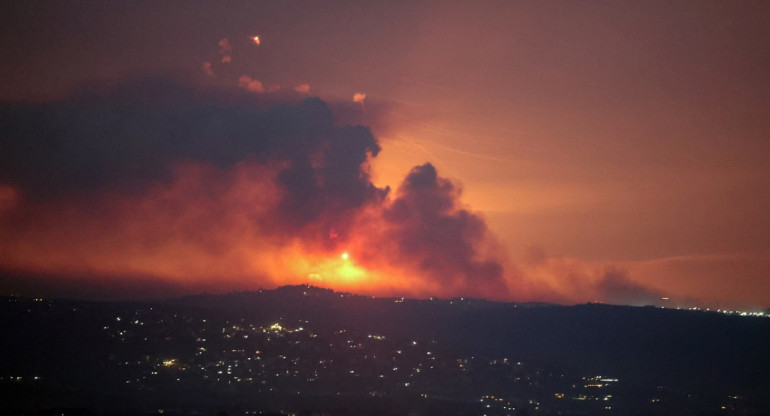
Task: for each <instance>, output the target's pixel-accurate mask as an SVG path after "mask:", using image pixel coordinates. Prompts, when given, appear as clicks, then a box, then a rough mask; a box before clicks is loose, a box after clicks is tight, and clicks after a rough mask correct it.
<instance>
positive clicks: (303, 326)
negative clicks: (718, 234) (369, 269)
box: [0, 285, 770, 415]
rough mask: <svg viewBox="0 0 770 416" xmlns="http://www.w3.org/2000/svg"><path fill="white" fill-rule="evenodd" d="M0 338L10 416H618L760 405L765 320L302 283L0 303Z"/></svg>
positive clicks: (745, 409) (766, 357) (765, 388)
mask: <svg viewBox="0 0 770 416" xmlns="http://www.w3.org/2000/svg"><path fill="white" fill-rule="evenodd" d="M0 335H1V337H0V387H2V389H0V398H2V399H3V400H4V401H7V403H10V404H11V407H10V408H12V409H17V410H18V411H19V413H24V412H29V411H32V410H40V411H49V410H51V409H54V410H55V409H60V408H66V409H82V410H79V411H93V412H96V413H97V414H111V413H112V412H114V411H115V408H116V407H119V408H120V409H123V410H125V412H126V413H125V414H141V413H142V412H147V411H148V409H155V408H163V409H166V410H167V411H168V413H173V412H174V411H175V412H177V413H178V414H190V413H196V412H197V413H199V414H201V413H202V414H213V413H212V412H215V411H216V410H217V409H226V410H227V409H229V411H231V412H234V411H238V412H240V411H244V412H247V411H256V410H257V409H258V410H259V411H265V412H267V411H272V412H280V411H281V410H285V409H293V410H297V409H298V406H300V404H298V403H301V406H304V407H302V408H303V409H326V411H327V414H348V413H356V412H358V413H361V414H410V413H415V412H416V413H418V414H419V413H422V414H437V413H435V412H439V413H441V414H458V415H459V414H480V413H477V412H476V410H474V409H477V407H478V406H479V398H481V402H482V403H483V402H484V400H487V399H484V397H492V396H490V395H491V394H494V395H495V397H505V400H506V401H505V403H507V406H509V407H510V409H513V408H514V407H516V408H517V409H519V411H521V409H529V410H528V412H531V413H542V414H580V413H583V414H593V413H595V412H598V411H599V410H601V409H602V407H597V406H599V405H600V404H601V403H598V402H597V404H591V403H593V402H590V400H594V399H595V400H600V399H601V400H603V401H606V400H611V401H614V402H613V403H612V404H613V406H611V407H612V409H614V410H613V412H614V413H613V414H647V413H649V414H658V413H666V412H668V413H678V414H705V413H704V412H712V411H714V412H717V413H716V414H721V413H720V412H722V413H724V414H762V413H761V412H762V411H767V410H768V408H770V399H768V397H770V378H769V377H767V374H770V354H768V353H767V352H768V351H770V319H768V318H762V317H742V316H737V315H725V314H721V313H714V312H702V311H688V310H676V309H661V308H656V307H629V306H612V305H602V304H584V305H575V306H560V305H551V304H516V303H501V302H490V301H485V300H479V299H469V298H459V299H425V300H415V299H402V298H373V297H368V296H358V295H352V294H348V293H337V292H334V291H332V290H328V289H321V288H316V287H309V286H304V285H300V286H285V287H281V288H278V289H275V290H262V291H257V292H240V293H230V294H226V295H197V296H187V297H183V298H177V299H170V300H165V301H152V302H85V301H68V300H44V299H36V300H32V299H19V298H1V299H0ZM407 370H408V371H407ZM404 371H406V372H404ZM600 379H601V380H604V379H606V380H609V381H597V380H600ZM613 380H615V381H613ZM617 380H620V381H617ZM319 383H320V384H319ZM287 394H293V395H295V396H296V395H301V396H302V397H303V400H302V401H298V400H299V399H297V397H294V398H290V396H287ZM244 397H248V399H244ZM291 397H293V396H291ZM429 398H430V399H429ZM567 398H569V399H570V400H567ZM495 400H496V401H495V402H494V403H497V404H500V401H499V400H498V399H495ZM450 402H451V403H454V404H452V405H451V406H449V407H446V406H447V404H448V403H450ZM584 402H585V403H584ZM589 402H590V403H589ZM280 403H283V405H280V406H279V404H280ZM375 403H376V405H375ZM153 406H154V407H153ZM282 406H283V407H282ZM501 406H502V405H501ZM592 406H593V407H592ZM649 406H657V407H649ZM375 408H376V409H379V410H377V411H375V410H376V409H375ZM504 408H505V406H502V407H501V408H500V409H501V410H500V411H501V412H503V411H504V410H505V409H504ZM126 409H128V410H126ZM248 409H252V410H248ZM415 409H418V410H415ZM431 409H432V410H431ZM510 409H509V410H510ZM605 410H606V409H605ZM100 412H101V413H100ZM206 412H209V413H206ZM346 412H348V413H346ZM511 412H512V411H509V412H508V413H509V414H512V413H511ZM725 412H727V413H725ZM40 414H43V413H40ZM500 414H505V413H504V412H503V413H500Z"/></svg>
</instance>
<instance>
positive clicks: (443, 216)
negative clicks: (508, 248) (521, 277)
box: [384, 163, 505, 293]
mask: <svg viewBox="0 0 770 416" xmlns="http://www.w3.org/2000/svg"><path fill="white" fill-rule="evenodd" d="M459 195H460V191H459V190H458V189H457V188H456V187H455V186H454V185H453V184H452V183H451V182H450V181H448V180H446V179H443V178H440V177H439V176H438V174H437V172H436V169H435V168H434V167H433V166H432V165H431V164H429V163H428V164H425V165H422V166H417V167H415V168H413V169H412V171H411V172H410V173H409V175H408V176H407V177H406V179H405V180H404V183H403V184H402V185H401V187H400V188H399V189H398V194H397V196H396V198H395V200H394V201H393V203H392V204H391V206H390V207H389V208H388V209H387V210H386V211H385V214H384V218H385V221H386V223H387V224H388V225H389V226H390V227H391V228H390V230H391V231H390V235H389V238H392V239H393V240H395V241H397V242H398V246H399V249H400V252H401V255H402V256H404V257H406V258H408V259H411V260H412V261H415V262H417V263H418V266H419V268H420V269H421V270H422V271H423V272H425V273H427V274H429V275H430V276H432V277H433V278H434V279H436V280H437V281H439V282H440V283H442V284H444V285H448V286H449V287H462V288H464V289H465V290H466V293H473V290H474V289H477V290H479V292H486V293H490V292H489V291H490V290H492V291H494V290H502V291H503V292H505V284H504V281H503V267H502V265H501V264H500V263H499V262H498V261H495V260H492V259H490V258H488V257H487V256H485V253H482V251H483V246H484V245H485V244H487V243H488V242H489V236H488V233H487V227H486V224H485V223H484V220H483V219H481V218H480V217H479V216H477V215H475V214H473V213H471V212H469V211H467V210H465V209H462V208H459V207H458V198H459Z"/></svg>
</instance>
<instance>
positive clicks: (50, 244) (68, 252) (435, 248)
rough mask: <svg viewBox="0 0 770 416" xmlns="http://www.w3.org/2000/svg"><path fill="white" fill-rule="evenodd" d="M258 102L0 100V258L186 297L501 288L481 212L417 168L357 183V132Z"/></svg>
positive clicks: (369, 147)
mask: <svg viewBox="0 0 770 416" xmlns="http://www.w3.org/2000/svg"><path fill="white" fill-rule="evenodd" d="M220 46H221V45H220ZM271 99H272V100H277V98H275V97H272V98H271V97H267V96H265V95H259V96H256V95H253V94H244V93H240V92H238V91H226V92H225V91H215V90H203V89H199V88H194V87H191V86H188V85H184V84H180V83H175V82H171V81H168V80H164V79H144V80H140V81H133V82H130V83H126V84H121V85H117V86H112V87H110V88H106V89H98V88H96V89H94V88H92V89H87V90H84V91H81V92H79V93H78V94H75V95H74V96H72V97H70V98H68V99H65V100H61V101H55V102H47V103H43V104H28V103H4V104H2V107H0V132H2V133H0V134H1V135H2V136H1V137H0V147H2V149H3V152H2V153H0V190H2V199H3V201H2V204H3V207H2V210H1V211H0V240H2V242H0V268H1V269H3V270H5V271H6V272H14V273H26V274H29V273H40V274H47V275H59V276H63V278H77V279H95V280H99V281H102V282H103V281H104V280H103V279H107V280H109V279H113V280H114V281H116V282H117V281H121V282H126V281H128V282H130V281H131V280H132V279H141V281H142V282H145V283H146V282H147V281H152V280H153V279H155V280H157V281H158V282H159V284H160V283H162V284H163V285H164V287H166V286H168V285H177V286H178V287H183V288H186V289H185V290H186V291H188V292H189V291H197V290H212V291H227V290H234V289H254V288H258V287H271V286H276V285H279V284H285V283H300V282H306V281H308V280H309V279H310V280H311V283H315V281H313V280H312V279H317V280H318V281H319V282H320V283H321V284H324V285H327V286H333V287H340V288H345V289H353V290H359V291H362V292H369V293H374V294H397V293H398V294H406V295H409V294H419V295H437V296H449V295H463V294H479V295H490V296H491V295H492V294H494V295H496V296H497V297H504V296H505V295H504V294H505V293H507V292H506V281H505V279H504V274H503V267H502V264H501V262H500V261H499V260H498V258H499V257H498V256H497V254H496V250H494V248H493V243H492V242H491V241H490V240H489V236H488V232H487V230H486V225H485V224H484V221H483V220H482V219H481V218H480V217H478V216H477V215H475V214H473V213H471V212H470V211H468V210H466V209H464V208H463V207H462V206H460V205H459V201H458V197H459V190H458V189H457V188H456V187H455V186H454V185H453V184H451V183H450V182H449V181H447V180H445V179H442V178H440V177H439V176H438V174H437V172H436V170H435V169H434V168H433V166H431V165H428V164H426V165H423V166H418V167H415V168H414V169H413V170H412V171H411V172H410V173H409V175H408V176H407V177H406V179H405V180H404V183H403V184H402V185H401V186H400V187H399V188H398V191H397V193H396V194H395V195H390V192H389V189H387V188H385V189H382V188H378V187H376V186H375V185H374V184H373V183H372V182H371V180H370V173H369V163H370V161H371V160H372V158H375V157H376V156H377V155H378V153H379V152H380V145H379V143H378V142H377V140H376V139H375V137H374V136H373V135H372V134H371V132H370V130H369V129H368V128H367V127H364V126H360V125H339V124H337V123H335V117H334V115H333V112H332V110H331V107H330V105H328V104H326V103H324V102H322V101H321V100H319V99H317V98H306V99H304V100H300V99H299V98H297V99H295V100H293V101H292V100H285V102H275V101H273V102H270V101H267V100H271ZM342 250H344V251H346V252H350V259H348V257H347V256H345V260H342V259H340V257H339V253H340V252H341V251H342ZM100 279H102V280H100ZM143 284H144V283H143Z"/></svg>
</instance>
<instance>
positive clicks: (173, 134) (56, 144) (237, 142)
mask: <svg viewBox="0 0 770 416" xmlns="http://www.w3.org/2000/svg"><path fill="white" fill-rule="evenodd" d="M268 104H270V105H266V104H265V102H263V101H256V100H254V99H251V100H249V99H245V98H239V95H238V94H237V93H233V94H224V93H222V92H212V91H204V90H199V89H196V88H193V87H190V86H187V85H183V84H180V83H175V82H172V81H168V80H165V79H144V80H140V81H133V82H130V83H125V84H121V85H118V86H116V87H111V88H109V89H107V90H99V89H90V90H84V91H82V92H81V93H79V94H77V95H76V96H75V97H74V98H71V99H68V100H64V101H60V102H54V103H46V104H40V105H36V104H18V103H5V104H3V105H2V107H0V129H1V130H2V136H0V147H2V149H3V152H2V153H0V182H3V183H6V184H9V185H12V186H16V187H18V188H20V189H21V191H22V192H23V194H24V195H25V196H27V197H28V198H32V199H46V198H49V197H52V196H57V195H61V194H65V193H72V192H81V193H82V192H94V191H102V190H108V189H109V190H118V191H122V192H133V191H137V190H141V189H142V188H143V187H144V186H145V185H147V184H148V183H149V182H152V181H165V180H168V179H169V177H170V175H171V174H172V168H173V165H174V164H175V163H178V162H190V161H192V162H203V163H208V164H212V165H214V166H216V167H218V168H222V169H226V168H229V167H232V166H233V165H235V164H236V163H238V162H240V161H242V160H246V159H249V160H254V161H256V162H259V163H269V162H271V163H282V164H284V165H285V168H284V169H283V170H282V172H281V174H280V184H281V185H282V186H283V189H284V190H285V191H286V193H285V198H284V200H283V202H282V204H281V210H280V211H279V212H280V214H281V216H283V217H284V218H285V219H286V220H287V223H288V224H290V225H292V226H296V227H302V226H304V225H306V224H308V223H310V222H313V221H315V220H316V219H317V218H318V217H319V216H322V215H324V214H329V213H335V214H337V215H340V214H344V213H345V211H346V210H349V209H355V208H358V207H361V206H362V205H364V204H366V203H367V202H372V201H375V200H377V199H378V198H381V197H382V196H383V195H384V194H385V192H386V191H385V190H378V189H376V188H375V187H374V186H373V185H372V184H371V182H370V181H369V174H368V171H367V170H366V166H365V165H366V163H365V162H366V161H367V157H368V156H370V155H371V156H376V155H377V154H378V152H379V151H380V146H379V144H378V143H377V141H376V139H375V138H374V137H373V136H372V134H371V133H370V132H369V130H368V129H367V128H365V127H339V126H336V125H335V122H334V116H333V114H332V111H331V110H330V108H329V106H327V105H326V104H325V103H323V102H322V101H321V100H319V99H317V98H307V99H305V100H303V101H300V102H296V103H293V104H285V103H279V104H276V103H274V102H271V103H268Z"/></svg>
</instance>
